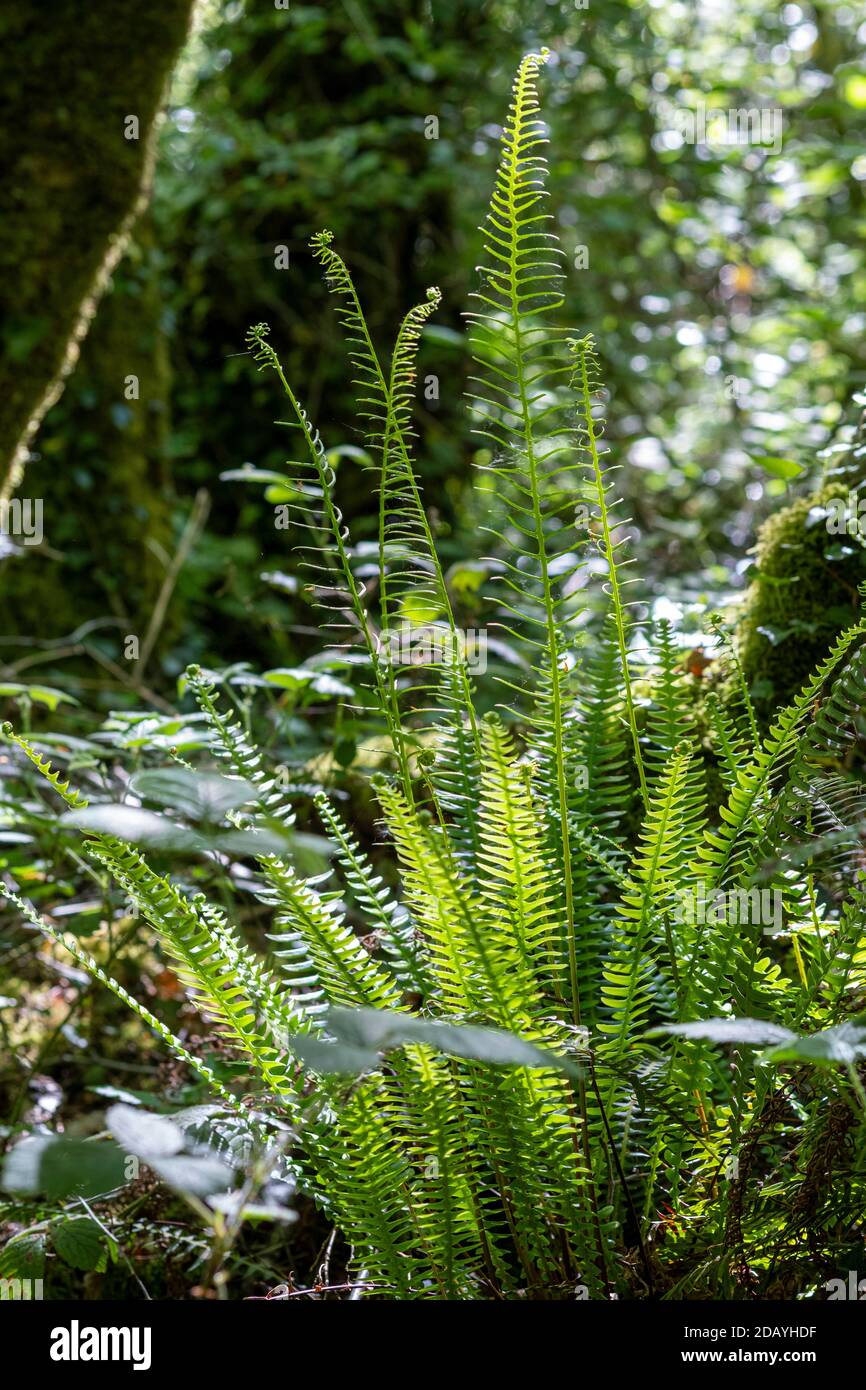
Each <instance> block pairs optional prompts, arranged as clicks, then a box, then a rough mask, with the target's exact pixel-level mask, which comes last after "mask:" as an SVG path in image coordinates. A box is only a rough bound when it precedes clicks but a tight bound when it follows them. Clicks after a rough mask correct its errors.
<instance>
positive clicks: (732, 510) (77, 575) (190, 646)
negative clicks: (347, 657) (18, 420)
mask: <svg viewBox="0 0 866 1390" xmlns="http://www.w3.org/2000/svg"><path fill="white" fill-rule="evenodd" d="M542 44H546V45H548V46H549V47H550V48H551V49H552V51H553V59H552V62H551V65H550V67H549V69H548V72H547V74H546V77H545V87H546V114H547V116H548V118H549V122H550V133H551V139H552V145H551V149H552V152H553V153H552V180H551V187H552V208H551V210H552V212H553V213H554V215H555V217H556V220H557V224H558V228H559V231H560V234H561V237H562V239H563V244H564V247H565V250H566V254H567V261H566V269H567V296H568V305H567V309H568V317H569V320H570V321H571V322H573V323H574V325H575V327H576V328H578V329H579V330H581V331H585V330H587V329H590V328H591V329H592V330H593V331H594V332H595V333H596V334H597V336H598V338H599V342H600V347H601V351H602V356H603V361H604V366H605V370H606V374H607V381H608V384H609V388H610V392H611V396H612V402H611V405H610V408H609V410H608V419H609V437H610V439H611V443H612V445H613V447H614V451H615V454H616V459H617V461H618V462H620V463H622V464H623V465H624V472H623V474H622V475H621V477H622V489H623V491H624V493H625V494H626V496H627V498H628V499H629V503H630V506H631V510H632V515H633V516H634V518H635V524H636V527H637V530H638V532H639V536H640V545H641V547H642V549H643V551H644V556H645V562H646V563H645V565H644V568H645V570H646V568H647V565H649V567H650V571H651V573H653V574H654V575H656V576H657V578H658V584H659V589H660V591H661V590H662V589H663V590H664V593H665V594H666V595H667V596H668V597H669V598H673V599H680V598H684V599H685V600H688V599H690V598H692V597H695V596H700V595H701V594H706V593H707V592H708V591H710V590H711V591H713V592H714V593H716V594H721V595H722V596H723V597H724V595H726V594H728V593H730V592H733V591H736V590H737V589H740V588H742V587H743V586H744V584H745V583H746V580H747V578H748V573H749V569H750V566H751V560H750V558H749V555H748V550H749V547H750V546H751V545H752V544H753V542H754V539H755V532H756V528H757V525H758V523H759V522H760V520H761V519H762V517H763V516H764V515H765V514H766V513H767V512H768V511H769V510H771V509H772V508H773V507H776V506H778V505H779V504H780V503H781V502H784V501H785V500H788V498H789V497H790V496H791V495H794V493H795V492H796V491H798V490H799V492H801V493H805V492H807V491H808V487H809V483H810V480H811V479H814V478H816V477H817V474H818V471H819V464H818V462H817V460H818V456H819V454H820V452H821V450H822V449H824V448H825V447H826V446H827V445H828V444H829V443H830V442H831V441H832V440H833V439H834V437H837V438H838V436H837V435H836V432H837V431H838V429H839V427H840V426H846V425H847V426H850V425H852V424H853V422H854V415H853V414H852V413H851V409H850V400H851V396H852V393H853V392H854V390H855V389H856V388H857V387H858V386H859V385H860V384H861V383H862V380H863V377H864V367H866V346H864V331H863V330H864V324H866V314H864V309H863V305H864V300H866V252H864V246H866V238H864V231H866V196H864V191H866V144H864V141H863V113H864V111H866V61H864V48H866V22H864V19H863V15H862V12H861V11H860V10H859V8H858V7H857V6H854V5H845V4H837V3H828V4H816V5H798V4H785V5H780V6H777V7H767V6H766V5H763V4H761V3H759V0H743V3H738V4H737V5H732V4H729V3H724V0H719V2H718V3H714V2H713V0H707V2H706V3H700V4H690V3H676V0H674V3H665V4H660V3H654V4H649V5H647V4H638V3H628V0H590V3H589V4H588V5H586V6H585V7H584V6H582V5H580V4H572V3H557V4H550V3H546V2H545V0H530V2H529V3H526V0H521V3H512V0H488V2H487V3H484V4H472V5H466V4H464V3H458V0H436V3H435V4H433V3H431V2H430V0H341V2H340V3H331V4H294V3H293V4H292V5H291V6H290V7H289V8H282V7H277V6H276V5H274V4H273V3H265V0H257V2H256V3H253V0H248V2H247V3H243V4H242V3H239V0H227V2H226V3H220V0H207V3H204V4H202V5H201V6H200V8H198V9H197V10H196V12H195V16H194V25H193V31H192V33H191V35H190V38H189V40H188V42H187V44H186V47H185V48H184V49H183V51H182V53H181V56H180V59H179V61H178V62H177V65H176V67H175V70H174V75H173V79H172V82H171V87H170V95H169V102H168V106H167V111H166V114H165V118H164V121H163V123H162V125H161V126H160V128H159V130H158V149H157V162H156V172H155V178H154V185H153V193H152V197H151V200H150V204H149V207H148V209H147V211H146V212H145V213H144V214H143V215H142V216H141V217H140V219H139V220H138V222H137V224H136V226H135V229H134V232H133V235H132V239H131V241H130V243H129V245H128V247H127V250H126V253H125V255H124V256H123V258H122V259H121V261H120V263H119V264H118V266H117V267H116V268H115V269H114V271H113V273H112V275H111V280H110V284H109V288H108V290H107V292H106V294H105V295H104V297H103V299H102V301H101V303H100V305H99V307H98V309H97V312H96V315H95V318H94V320H93V324H92V327H91V330H90V332H89V334H88V336H87V337H86V339H85V340H84V344H83V348H82V352H81V356H80V360H79V362H78V363H77V365H76V366H75V368H74V370H73V372H72V374H71V376H70V378H69V380H68V383H67V386H66V389H65V391H64V393H63V395H62V397H61V398H60V400H59V402H58V403H57V404H56V405H54V406H53V408H52V409H50V410H49V412H48V414H47V416H46V418H45V420H44V422H43V425H42V427H41V429H40V430H39V432H38V434H37V436H36V439H35V441H34V442H33V445H32V458H31V461H30V463H29V465H28V467H27V474H26V484H25V485H24V486H23V492H24V493H25V494H26V495H29V496H37V497H42V498H43V499H44V508H45V522H44V525H45V534H46V544H45V545H43V546H40V547H33V548H29V549H24V548H22V549H21V550H19V551H18V552H17V553H13V554H12V555H11V556H10V555H7V556H6V557H5V560H4V562H3V563H2V570H0V573H2V580H3V588H4V593H5V603H4V624H3V627H4V633H3V639H4V645H3V650H2V656H3V658H4V661H5V662H6V674H7V675H9V674H10V673H11V674H14V673H15V671H16V670H17V669H19V665H20V662H21V661H24V662H25V663H26V665H25V669H26V670H28V671H29V672H30V674H31V676H32V675H33V674H34V673H38V674H40V676H43V675H46V673H47V674H51V675H52V676H57V675H58V674H59V673H61V672H63V673H65V675H64V679H65V680H66V681H68V682H71V683H72V684H71V688H73V689H75V688H76V684H77V686H78V688H79V689H80V690H87V691H88V692H89V694H90V695H92V697H93V699H95V700H99V699H100V692H101V691H102V690H103V687H106V688H108V689H109V690H110V691H111V695H110V702H111V701H114V700H115V699H116V691H115V690H114V689H113V687H115V686H116V680H115V679H114V677H113V675H112V672H111V669H110V665H109V667H108V669H106V665H105V663H106V662H108V663H112V662H113V663H120V665H121V667H122V666H123V661H122V653H123V639H124V637H125V636H126V635H127V634H138V635H139V636H140V637H142V636H143V634H144V632H145V631H146V629H147V628H148V625H149V624H150V623H151V620H152V615H153V609H154V602H155V598H156V595H157V593H158V592H159V590H160V587H161V586H163V585H164V582H165V576H166V572H167V571H169V570H171V566H172V557H173V556H175V555H176V552H177V548H178V545H179V544H180V538H181V536H182V534H183V531H184V528H185V527H187V526H188V525H189V523H190V517H191V515H192V514H193V511H194V507H195V523H194V524H195V525H196V526H200V524H201V522H202V520H203V517H204V514H205V512H206V511H207V513H208V514H207V520H206V524H205V527H204V530H203V532H202V533H201V534H197V536H196V539H195V543H194V544H193V545H191V546H190V548H189V553H188V555H186V557H185V559H184V563H183V565H182V566H181V567H180V568H179V572H178V574H177V580H176V584H175V585H174V587H173V590H172V593H171V598H170V602H169V603H168V604H167V605H164V612H162V611H161V612H160V618H159V627H158V630H157V631H154V632H152V633H151V638H152V640H153V645H154V656H153V657H152V658H150V667H149V670H148V671H147V672H146V673H143V672H139V675H138V679H139V680H143V679H144V677H145V674H146V676H147V679H148V680H149V681H150V682H151V683H152V684H154V685H155V686H157V687H159V688H162V687H163V686H165V685H166V683H172V684H173V679H174V677H175V676H176V675H177V673H178V672H179V671H180V670H181V669H182V668H183V666H184V665H185V664H186V663H187V662H188V661H189V660H191V659H200V660H205V661H207V662H210V663H217V662H226V661H230V660H233V659H238V658H243V659H245V660H248V661H251V662H252V663H253V664H255V663H256V662H261V661H271V662H274V661H276V660H278V659H279V660H292V659H294V658H295V656H296V655H297V654H298V652H299V651H301V652H303V651H304V650H305V648H306V645H307V644H308V642H309V639H310V636H311V634H310V632H309V629H311V628H314V627H315V619H314V618H313V617H312V616H311V614H310V613H309V612H308V611H305V609H304V605H303V603H302V602H301V600H300V598H298V597H297V596H293V595H292V593H291V592H290V590H291V589H292V588H293V583H292V580H291V577H290V576H288V577H285V572H286V570H289V569H291V562H290V559H289V552H290V546H291V539H290V537H288V536H287V534H286V533H285V532H280V531H277V530H275V528H274V526H273V508H272V507H271V506H270V505H268V504H267V502H264V501H263V498H262V494H261V487H260V486H253V485H252V484H249V483H244V482H237V481H224V480H221V475H222V474H224V473H227V472H232V471H234V470H237V469H241V468H243V467H244V466H245V465H247V464H252V465H254V466H255V467H257V468H268V467H274V466H280V465H281V464H282V463H283V462H284V460H285V457H286V443H285V435H284V432H281V431H280V430H279V429H278V428H276V427H275V425H274V423H273V421H274V417H275V415H276V414H278V405H277V406H276V408H275V399H274V397H273V394H272V391H271V389H270V383H269V382H267V381H266V380H265V379H263V378H261V377H259V376H257V375H256V374H255V373H254V372H253V371H252V370H251V366H250V363H249V359H248V358H247V357H245V356H244V355H243V351H242V350H243V335H244V330H245V328H246V326H247V325H248V324H249V323H250V322H254V321H256V320H260V319H265V320H268V321H269V322H270V323H271V324H272V326H273V340H274V343H275V345H276V346H277V347H278V349H279V351H280V352H281V353H282V355H283V357H284V360H285V361H286V363H287V367H288V372H289V376H290V379H291V380H292V381H293V382H294V383H295V384H296V387H297V389H298V390H299V391H300V392H301V394H302V396H303V398H304V399H305V401H306V403H307V404H308V407H309V409H310V411H311V413H312V414H313V416H314V417H315V418H316V420H317V421H318V423H319V424H320V426H321V428H322V431H323V434H324V436H325V439H326V442H327V444H328V445H329V446H337V445H348V446H355V447H357V446H358V445H360V444H361V442H362V441H361V440H359V439H358V438H356V437H355V436H354V435H353V434H352V432H351V428H350V426H349V425H348V424H347V421H348V420H349V419H350V418H351V410H350V396H349V391H350V388H349V385H348V374H347V363H346V356H345V349H344V346H343V345H342V343H341V341H340V335H339V331H338V327H337V325H336V322H335V319H334V315H333V311H332V309H331V308H330V307H329V306H328V304H327V302H326V301H327V295H326V291H325V290H324V288H323V286H322V284H321V282H320V278H319V275H318V274H317V272H316V268H315V266H314V264H313V262H312V259H311V256H310V254H309V252H308V249H307V242H308V239H309V236H310V234H311V233H312V232H314V231H315V230H317V229H318V228H320V227H322V226H329V227H331V228H332V230H333V231H334V233H335V234H336V237H337V240H338V243H339V245H340V248H341V251H342V252H343V254H344V255H345V257H346V259H347V261H348V262H349V264H350V266H351V268H352V270H353V272H354V273H355V274H356V277H357V280H358V282H359V285H360V287H361V290H362V293H363V295H364V298H365V301H366V304H367V306H368V308H369V310H370V314H371V318H372V323H373V327H374V330H375V333H376V336H377V339H378V341H379V342H381V343H382V344H384V345H386V346H387V344H388V342H389V339H390V336H391V335H392V334H393V332H394V328H395V324H396V322H397V320H398V317H399V315H400V313H401V312H402V311H403V310H404V309H405V307H407V306H408V305H409V304H410V303H413V302H415V301H416V300H417V299H418V297H419V296H423V291H424V288H425V287H426V286H427V285H428V284H438V285H439V286H440V287H441V288H442V290H443V293H444V304H443V309H442V311H441V312H440V314H439V315H438V316H437V319H436V323H435V326H432V327H431V328H430V329H429V331H428V334H427V340H426V342H425V345H424V350H423V354H422V363H421V380H422V381H423V380H424V377H425V376H426V375H428V374H430V375H434V376H435V377H436V378H437V380H438V399H426V398H425V395H426V394H429V393H422V394H421V396H420V398H419V402H418V428H419V431H420V433H421V435H422V439H423V446H422V448H421V449H420V450H419V456H420V459H421V467H422V469H423V471H424V477H425V488H426V496H427V499H428V503H429V505H430V508H431V513H432V515H433V516H434V517H435V519H436V520H437V524H438V528H439V534H440V538H441V539H442V543H443V545H444V546H445V547H446V552H447V553H449V555H450V558H454V557H457V556H464V555H469V556H472V555H473V554H475V553H477V551H478V548H479V546H481V545H482V541H481V540H480V539H479V538H478V536H477V535H476V534H475V533H474V530H473V527H472V524H471V523H472V518H471V515H469V514H468V513H467V508H466V507H465V506H463V505H462V503H463V497H464V490H465V485H466V480H467V476H468V472H469V464H470V460H471V456H472V454H473V451H474V450H475V449H476V448H477V447H478V446H477V441H473V439H472V437H471V436H470V435H469V433H468V427H467V421H466V416H465V412H464V410H463V403H462V393H463V388H464V382H465V376H466V372H467V362H466V357H465V354H464V350H463V347H462V344H461V341H460V339H459V337H458V333H459V330H460V324H461V312H462V311H463V310H464V308H465V307H466V302H467V294H468V293H469V291H470V289H471V288H472V287H473V284H474V283H475V281H476V279H477V277H476V276H475V275H474V274H473V272H472V266H473V265H474V264H475V263H477V261H478V260H479V243H478V237H477V235H476V227H477V224H478V222H479V221H480V218H481V215H482V212H483V208H484V205H485V199H486V197H487V192H488V189H489V186H490V181H491V174H492V170H493V167H494V163H495V158H496V146H497V136H498V133H499V124H498V122H499V121H500V120H501V116H502V112H503V109H504V105H505V103H506V102H507V92H508V87H509V84H510V81H511V75H512V72H513V69H514V65H515V62H516V61H517V59H518V57H519V55H520V54H521V53H523V52H524V51H526V50H527V49H529V48H533V47H538V46H539V45H542ZM702 102H703V103H704V104H705V105H706V107H707V108H721V109H724V110H727V109H729V108H747V107H756V106H766V107H769V108H773V109H781V112H782V124H781V138H780V139H779V140H778V141H775V140H774V141H772V142H770V143H768V144H767V145H766V146H760V145H756V144H743V145H726V146H725V145H720V144H719V143H711V144H701V143H690V142H689V141H687V140H684V139H683V137H682V134H681V133H680V131H681V129H682V126H681V123H680V118H679V117H678V116H677V112H678V111H679V112H680V113H681V112H682V111H683V110H695V109H696V108H697V107H698V105H699V104H700V103H702ZM431 118H432V119H431ZM431 136H432V137H435V138H431ZM16 360H17V364H18V366H17V369H18V371H19V372H24V373H26V371H27V368H28V344H27V342H26V341H25V342H22V343H21V344H19V346H18V351H17V359H16ZM130 374H135V375H136V376H138V378H139V380H140V398H139V399H138V400H137V401H132V400H127V399H126V398H125V394H124V382H125V380H126V378H127V377H128V376H129V375H130ZM841 437H842V439H843V441H844V438H845V434H844V433H843V435H842V436H841ZM765 459H769V460H771V461H772V460H776V461H778V460H780V459H781V460H783V461H784V462H783V463H782V464H781V465H780V464H779V463H778V462H776V463H773V462H770V463H769V464H765V463H763V462H762V460H765ZM340 472H341V486H342V495H343V499H344V501H345V504H346V509H347V511H348V513H349V514H350V515H352V516H354V517H356V518H360V519H361V520H360V523H359V524H360V525H361V527H362V529H363V520H362V518H363V516H364V513H365V509H366V508H368V506H369V500H370V499H369V495H368V487H369V484H368V479H367V477H366V476H365V474H364V473H363V471H362V470H361V468H360V467H359V466H358V463H357V460H356V459H355V458H354V457H353V455H352V452H351V449H350V450H349V451H348V452H347V453H346V454H345V455H344V456H343V457H342V459H341V463H340ZM780 474H781V475H782V476H780ZM795 475H796V476H795ZM792 479H793V481H792ZM792 489H793V492H792ZM202 490H204V491H205V493H206V494H207V495H206V496H205V495H203V493H202ZM196 499H198V500H197V504H196ZM371 524H372V523H371ZM175 568H176V569H177V568H178V567H177V566H176V565H175ZM281 575H282V576H284V577H283V578H280V576H281ZM267 576H271V578H268V577H267ZM273 576H276V578H274V577H273ZM169 582H171V580H170V581H169ZM82 624H86V627H85V630H84V639H83V641H84V646H85V647H86V648H87V650H88V651H89V652H93V651H96V652H97V653H98V654H99V655H100V656H101V658H102V659H103V660H102V664H100V665H97V666H96V667H92V663H90V662H88V661H87V660H82V657H81V652H80V647H81V641H80V640H79V639H80V637H81V625H82ZM70 634H75V637H74V638H73V640H72V641H69V640H68V639H69V638H70ZM52 643H53V644H54V645H53V646H51V645H46V644H52ZM34 645H35V647H36V651H35V652H34V650H33V648H34ZM105 698H106V699H108V698H109V696H108V695H106V697H105Z"/></svg>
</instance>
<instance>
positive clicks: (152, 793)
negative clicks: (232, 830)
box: [129, 767, 256, 821]
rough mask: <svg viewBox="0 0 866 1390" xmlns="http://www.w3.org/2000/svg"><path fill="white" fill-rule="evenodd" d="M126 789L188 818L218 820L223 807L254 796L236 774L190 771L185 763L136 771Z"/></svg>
mask: <svg viewBox="0 0 866 1390" xmlns="http://www.w3.org/2000/svg"><path fill="white" fill-rule="evenodd" d="M129 789H130V791H131V792H132V793H133V795H134V796H138V797H141V798H142V799H143V800H147V801H156V802H158V803H159V805H160V806H170V807H172V808H173V809H174V810H176V811H180V813H181V815H184V816H186V817H187V818H188V819H189V820H205V821H221V820H223V818H224V817H225V814H226V812H227V811H234V810H237V808H238V807H239V806H245V805H247V804H248V803H249V802H250V801H253V800H255V797H256V789H255V787H253V786H251V785H250V784H249V782H244V781H242V780H241V778H239V777H224V776H222V775H221V774H220V773H217V772H190V771H189V769H188V768H185V767H161V768H154V769H152V770H149V771H147V772H137V773H136V774H135V775H134V776H133V777H132V778H130V783H129Z"/></svg>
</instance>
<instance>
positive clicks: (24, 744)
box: [0, 723, 87, 811]
mask: <svg viewBox="0 0 866 1390" xmlns="http://www.w3.org/2000/svg"><path fill="white" fill-rule="evenodd" d="M0 733H2V735H3V737H4V738H5V739H6V740H8V742H9V743H14V744H15V746H16V748H20V749H21V752H22V753H23V754H24V756H25V757H26V758H28V759H29V761H30V762H31V763H32V764H33V766H34V767H35V768H36V771H37V772H38V773H39V774H40V776H42V777H44V778H45V780H46V782H47V783H48V785H49V786H50V787H53V788H54V790H55V791H56V792H57V795H58V796H59V797H61V798H62V800H63V801H65V802H66V805H67V806H68V807H69V809H70V810H72V811H79V810H82V809H83V808H84V807H85V806H86V805H87V798H86V797H84V796H82V795H81V793H80V792H79V791H76V789H75V788H74V787H70V785H69V781H68V779H67V780H66V781H65V782H63V781H61V779H60V773H59V771H58V770H57V769H56V768H53V767H52V766H51V763H50V762H49V761H48V759H47V758H43V756H42V754H41V753H38V752H37V751H36V749H35V748H34V747H33V745H32V743H30V742H29V741H28V740H27V739H26V738H24V737H23V736H22V735H21V734H16V732H15V730H14V729H13V727H12V725H11V724H9V723H6V724H3V725H2V726H0Z"/></svg>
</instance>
